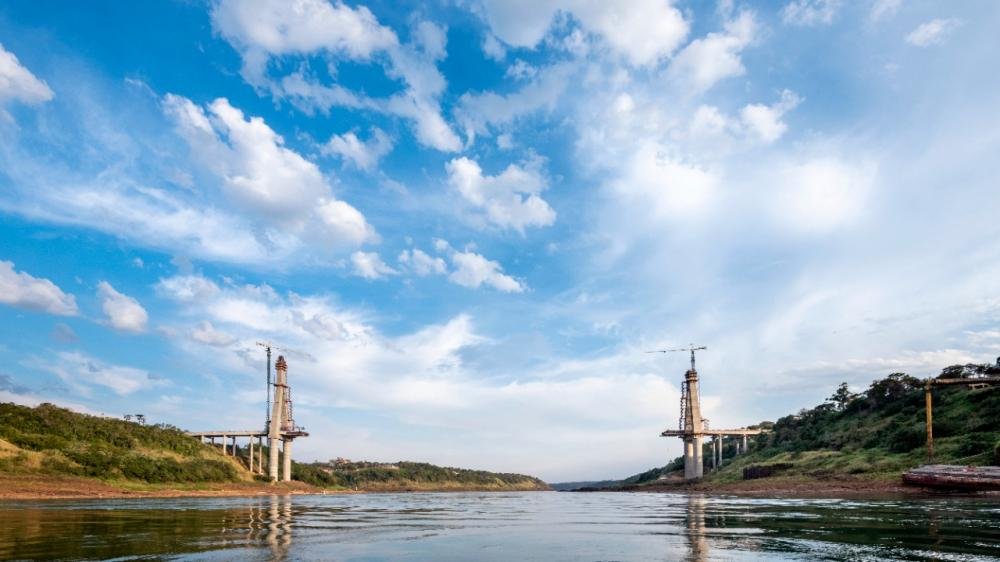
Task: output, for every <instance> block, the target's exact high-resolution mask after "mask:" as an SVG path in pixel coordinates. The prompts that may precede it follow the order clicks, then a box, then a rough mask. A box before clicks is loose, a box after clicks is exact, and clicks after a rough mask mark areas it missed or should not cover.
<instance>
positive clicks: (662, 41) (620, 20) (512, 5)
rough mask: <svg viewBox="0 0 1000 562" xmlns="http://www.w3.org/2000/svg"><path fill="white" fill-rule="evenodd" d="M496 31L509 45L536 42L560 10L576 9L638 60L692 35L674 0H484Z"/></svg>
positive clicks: (658, 56)
mask: <svg viewBox="0 0 1000 562" xmlns="http://www.w3.org/2000/svg"><path fill="white" fill-rule="evenodd" d="M483 8H484V10H483V11H484V14H485V16H486V20H487V22H488V23H489V24H490V27H491V29H492V30H493V33H494V34H496V36H497V37H499V38H500V39H502V40H503V41H504V42H506V43H507V44H509V45H514V46H517V47H529V48H534V47H535V46H537V45H538V43H539V42H540V41H541V40H542V38H543V37H545V35H546V33H547V31H548V29H549V27H550V25H551V22H552V20H553V18H554V17H555V15H556V14H557V13H558V12H560V11H561V12H568V13H572V14H573V16H574V17H576V19H577V20H578V21H579V22H580V24H581V25H582V26H583V28H584V29H586V30H587V31H588V32H591V33H593V34H595V35H597V36H598V37H600V38H601V39H602V40H603V41H604V42H605V44H607V46H608V47H609V48H610V49H611V50H612V51H614V52H615V53H617V54H619V55H620V56H622V57H623V58H624V59H625V60H626V61H628V63H629V64H631V65H634V66H645V65H653V64H656V63H657V62H659V61H660V60H662V59H663V58H665V57H667V56H669V55H670V54H671V53H673V51H674V50H675V49H676V48H677V47H678V45H680V43H681V41H683V40H684V38H685V37H686V36H687V33H688V23H687V21H686V20H685V19H684V16H683V14H681V12H680V10H678V9H677V8H676V7H675V6H673V2H671V1H670V0H627V1H624V0H623V1H619V2H590V1H586V0H543V1H541V2H533V3H532V4H531V6H530V9H525V8H526V6H524V5H521V4H518V3H516V2H505V1H503V0H485V1H484V2H483Z"/></svg>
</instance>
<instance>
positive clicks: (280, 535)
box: [0, 492, 1000, 561]
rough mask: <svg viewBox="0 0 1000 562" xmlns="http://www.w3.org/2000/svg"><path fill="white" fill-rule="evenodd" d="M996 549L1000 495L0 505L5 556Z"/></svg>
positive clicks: (805, 555) (598, 556) (915, 553)
mask: <svg viewBox="0 0 1000 562" xmlns="http://www.w3.org/2000/svg"><path fill="white" fill-rule="evenodd" d="M45 558H58V559H108V558H113V559H118V560H133V559H144V560H148V559H164V558H166V559H180V560H186V559H197V560H380V559H403V560H545V561H548V560H692V561H701V560H880V561H882V560H993V559H1000V502H998V501H996V500H992V501H987V500H978V501H977V500H974V499H968V498H964V499H942V498H932V499H925V500H921V499H912V498H907V499H905V500H903V499H900V500H879V501H859V500H796V499H749V498H734V497H715V496H699V495H673V494H614V493H592V494H575V493H556V492H526V493H490V494H480V493H449V494H361V495H343V496H273V497H255V498H197V499H136V500H115V501H93V500H90V501H66V502H17V503H5V504H0V559H5V560H6V559H45Z"/></svg>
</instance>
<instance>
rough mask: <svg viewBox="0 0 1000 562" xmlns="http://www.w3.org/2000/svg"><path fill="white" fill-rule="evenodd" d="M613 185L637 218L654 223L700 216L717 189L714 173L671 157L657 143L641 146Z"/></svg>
mask: <svg viewBox="0 0 1000 562" xmlns="http://www.w3.org/2000/svg"><path fill="white" fill-rule="evenodd" d="M620 172H621V174H622V175H621V176H620V177H618V178H616V179H615V180H613V181H612V182H611V188H612V191H613V193H614V194H615V195H616V196H617V197H618V198H619V201H620V202H621V203H624V204H625V205H627V206H628V208H629V209H631V214H633V215H634V216H635V217H641V216H647V217H648V218H650V219H653V220H655V221H661V220H674V219H680V218H688V219H690V218H696V217H698V216H700V215H701V214H702V213H703V212H704V210H705V208H706V207H707V205H708V203H709V202H710V201H711V199H712V197H713V196H714V195H715V192H716V191H717V189H718V183H719V179H718V177H717V176H716V175H715V174H713V173H712V172H710V171H708V170H705V169H702V168H701V167H699V166H696V165H694V164H690V163H685V162H683V161H680V160H677V159H675V158H672V157H670V156H668V154H667V152H666V151H665V149H664V147H663V146H661V145H658V144H655V143H645V144H643V145H640V146H639V147H638V148H637V149H636V151H635V152H634V153H633V154H632V155H631V157H630V159H629V160H628V161H627V162H626V163H625V165H624V166H622V167H621V170H620Z"/></svg>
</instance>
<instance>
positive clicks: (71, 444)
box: [0, 404, 243, 483]
mask: <svg viewBox="0 0 1000 562" xmlns="http://www.w3.org/2000/svg"><path fill="white" fill-rule="evenodd" d="M242 472H243V471H241V470H240V469H239V467H238V464H237V463H236V462H235V461H233V460H232V459H230V458H227V457H224V456H222V455H221V454H220V453H219V452H218V451H216V450H215V449H213V448H212V447H210V446H208V445H203V444H201V443H199V442H198V440H197V439H194V438H192V437H189V436H187V435H185V434H184V432H183V431H181V430H179V429H177V428H176V427H170V426H166V425H150V426H145V425H140V424H137V423H132V422H127V421H123V420H118V419H112V418H103V417H97V416H89V415H85V414H78V413H76V412H73V411H70V410H67V409H64V408H59V407H57V406H53V405H52V404H42V405H40V406H38V407H35V408H29V407H27V406H18V405H16V404H0V473H9V474H46V475H66V476H85V477H97V478H102V479H105V480H118V479H124V480H131V481H140V482H148V483H167V482H170V483H181V482H189V483H190V482H232V481H236V480H239V479H240V477H241V473H242Z"/></svg>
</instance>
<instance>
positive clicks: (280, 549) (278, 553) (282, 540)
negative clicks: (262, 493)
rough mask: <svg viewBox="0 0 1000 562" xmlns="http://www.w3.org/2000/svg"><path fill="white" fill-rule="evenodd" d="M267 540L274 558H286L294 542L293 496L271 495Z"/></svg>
mask: <svg viewBox="0 0 1000 562" xmlns="http://www.w3.org/2000/svg"><path fill="white" fill-rule="evenodd" d="M266 529H267V535H266V537H265V540H266V542H267V545H268V547H269V548H270V550H271V559H272V560H284V559H285V557H286V556H287V555H288V548H289V546H290V545H291V544H292V497H291V496H271V501H270V504H269V506H268V510H267V521H266Z"/></svg>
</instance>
